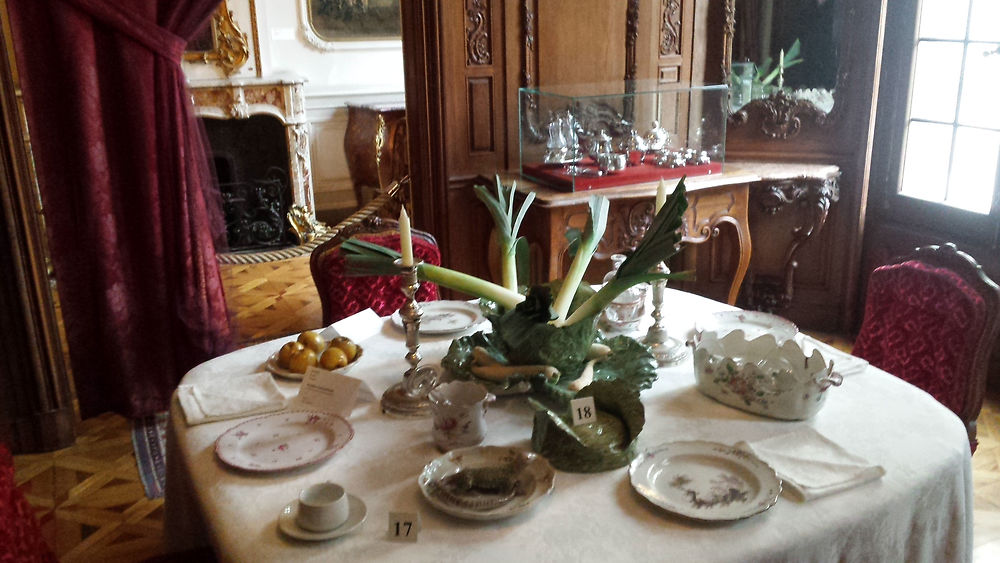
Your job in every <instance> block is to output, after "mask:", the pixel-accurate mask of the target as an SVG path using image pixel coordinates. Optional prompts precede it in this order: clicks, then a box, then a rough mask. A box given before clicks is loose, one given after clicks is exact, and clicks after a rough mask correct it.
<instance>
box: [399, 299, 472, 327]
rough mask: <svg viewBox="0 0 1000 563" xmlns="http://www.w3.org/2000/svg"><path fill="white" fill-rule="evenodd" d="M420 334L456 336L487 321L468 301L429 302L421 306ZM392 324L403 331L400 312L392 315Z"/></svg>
mask: <svg viewBox="0 0 1000 563" xmlns="http://www.w3.org/2000/svg"><path fill="white" fill-rule="evenodd" d="M420 308H421V310H423V315H422V316H421V317H420V334H427V335H434V334H454V333H456V332H463V331H466V330H469V329H470V328H473V327H475V326H477V325H479V324H480V323H483V322H485V321H486V317H484V316H483V314H482V312H480V310H479V305H475V304H472V303H469V302H467V301H428V302H426V303H421V304H420ZM392 322H393V323H395V324H396V326H397V327H398V328H399V329H400V330H402V329H403V319H402V318H400V316H399V311H396V312H395V313H393V314H392Z"/></svg>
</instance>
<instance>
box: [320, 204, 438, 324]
mask: <svg viewBox="0 0 1000 563" xmlns="http://www.w3.org/2000/svg"><path fill="white" fill-rule="evenodd" d="M384 195H385V194H383V195H380V196H379V197H377V198H376V199H375V200H372V202H371V203H370V204H369V205H367V206H365V208H363V209H361V210H360V211H358V212H357V213H355V214H354V215H352V216H351V217H349V218H347V219H345V220H344V221H343V222H342V223H340V224H339V225H337V227H335V228H337V229H340V232H338V233H337V234H336V235H335V236H333V237H332V238H330V239H329V240H327V241H326V242H324V243H323V244H321V245H319V246H318V247H316V249H315V250H313V251H312V254H311V256H310V258H309V270H310V272H311V273H312V278H313V281H314V282H315V284H316V290H317V291H318V292H319V299H320V303H321V305H322V309H323V325H324V326H326V325H329V324H330V323H333V322H336V321H339V320H340V319H343V318H344V317H348V316H350V315H353V314H354V313H357V312H359V311H363V310H364V309H367V308H369V307H370V308H371V309H372V310H374V311H375V312H376V313H378V314H379V315H383V316H384V315H390V314H392V313H393V312H395V311H396V310H397V309H399V307H400V306H401V305H402V304H403V301H405V299H406V297H405V296H404V295H403V291H402V289H401V288H400V281H401V278H400V277H398V276H382V277H368V276H364V277H350V276H347V275H345V273H344V272H345V268H346V263H345V260H344V255H343V253H342V252H341V251H340V244H341V243H342V242H343V241H345V240H347V239H348V238H352V237H354V238H361V239H364V240H367V241H371V242H374V243H376V244H380V245H382V246H385V247H387V248H392V249H394V250H399V248H400V244H399V225H398V224H397V223H396V221H393V220H390V219H384V218H382V217H379V216H377V215H376V211H377V210H379V209H384V208H386V207H390V206H391V202H390V201H389V200H390V199H391V198H385V197H384ZM397 203H398V202H397ZM412 238H413V255H414V257H415V258H418V259H420V260H423V261H424V262H427V263H428V264H434V265H436V266H440V265H441V250H440V249H439V248H438V244H437V241H436V240H435V239H434V237H433V236H432V235H431V234H429V233H426V232H423V231H419V230H416V229H414V230H413V231H412ZM416 298H417V301H435V300H437V299H438V288H437V285H435V284H433V283H427V282H423V283H421V284H420V289H418V290H417V295H416Z"/></svg>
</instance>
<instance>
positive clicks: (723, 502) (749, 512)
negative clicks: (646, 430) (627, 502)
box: [628, 441, 781, 522]
mask: <svg viewBox="0 0 1000 563" xmlns="http://www.w3.org/2000/svg"><path fill="white" fill-rule="evenodd" d="M628 474H629V479H630V480H631V481H632V488H634V489H635V490H636V491H637V492H638V493H639V494H640V495H642V496H644V497H646V498H647V499H648V500H649V501H650V502H652V503H653V504H655V505H657V506H659V507H661V508H664V509H666V510H667V511H668V512H673V513H674V514H679V515H681V516H685V517H687V518H691V519H694V520H702V521H705V522H725V521H730V520H741V519H743V518H749V517H750V516H753V515H755V514H760V513H761V512H764V511H765V510H767V509H768V508H771V507H772V506H774V503H776V502H778V495H780V494H781V480H780V479H778V476H777V474H775V472H774V469H772V468H771V466H769V465H768V464H766V463H764V462H763V461H761V460H760V459H759V458H757V456H755V455H753V454H752V453H750V452H747V451H745V450H741V449H739V448H735V447H733V446H727V445H725V444H719V443H716V442H702V441H691V442H670V443H667V444H661V445H659V446H656V447H655V448H653V449H651V450H647V451H645V452H643V453H641V454H639V455H638V456H637V457H636V458H635V459H634V460H632V463H631V464H629V467H628Z"/></svg>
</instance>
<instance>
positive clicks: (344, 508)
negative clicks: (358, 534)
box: [295, 481, 350, 532]
mask: <svg viewBox="0 0 1000 563" xmlns="http://www.w3.org/2000/svg"><path fill="white" fill-rule="evenodd" d="M349 513H350V503H349V502H348V500H347V493H346V492H344V487H341V486H340V485H338V484H336V483H331V482H329V481H327V482H326V483H317V484H315V485H311V486H309V487H307V488H305V489H302V492H301V493H299V511H298V513H297V514H296V515H295V523H296V524H298V525H299V527H300V528H302V529H303V530H308V531H310V532H326V531H329V530H332V529H334V528H336V527H337V526H340V525H341V524H343V523H344V522H346V521H347V516H348V515H349Z"/></svg>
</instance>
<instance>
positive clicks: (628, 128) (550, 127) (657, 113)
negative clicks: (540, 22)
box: [518, 81, 729, 191]
mask: <svg viewBox="0 0 1000 563" xmlns="http://www.w3.org/2000/svg"><path fill="white" fill-rule="evenodd" d="M616 89H617V90H616ZM728 91H729V89H728V87H726V86H724V85H709V86H693V87H684V86H677V85H672V86H669V87H668V86H665V85H662V84H657V83H655V82H653V81H650V82H649V83H642V82H639V83H637V84H636V85H635V88H634V89H633V91H625V86H624V84H623V83H617V84H614V85H604V86H601V85H572V86H561V87H554V88H542V89H540V88H521V89H520V92H519V96H518V104H519V117H520V126H519V136H520V158H521V162H520V164H521V175H522V176H524V177H526V178H530V179H532V180H534V181H536V182H541V183H544V184H547V185H549V186H552V187H553V188H556V189H559V190H563V191H582V190H591V189H598V188H610V187H615V186H625V185H630V184H640V183H644V182H654V181H657V180H659V179H661V178H662V179H670V178H679V177H681V176H684V175H687V176H699V175H704V174H718V173H720V172H722V164H723V160H724V155H725V139H726V117H727V116H728V114H729V106H728Z"/></svg>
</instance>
